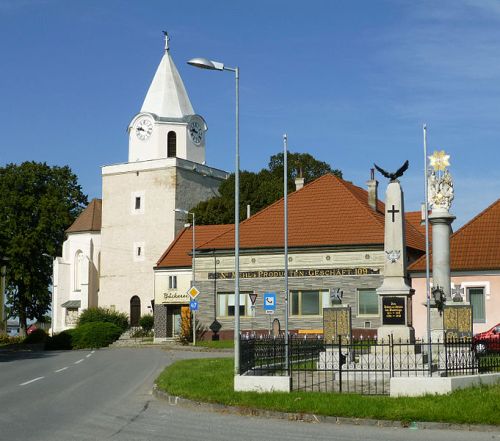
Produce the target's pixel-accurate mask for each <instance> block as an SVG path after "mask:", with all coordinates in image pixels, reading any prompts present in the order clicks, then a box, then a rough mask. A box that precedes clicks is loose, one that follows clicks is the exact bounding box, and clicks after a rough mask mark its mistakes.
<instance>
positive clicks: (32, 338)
mask: <svg viewBox="0 0 500 441" xmlns="http://www.w3.org/2000/svg"><path fill="white" fill-rule="evenodd" d="M47 337H48V335H47V333H46V332H45V331H44V330H43V329H35V330H34V331H33V332H32V333H31V334H28V336H27V337H26V338H25V339H24V340H23V343H24V344H27V345H31V344H35V343H45V341H46V340H47Z"/></svg>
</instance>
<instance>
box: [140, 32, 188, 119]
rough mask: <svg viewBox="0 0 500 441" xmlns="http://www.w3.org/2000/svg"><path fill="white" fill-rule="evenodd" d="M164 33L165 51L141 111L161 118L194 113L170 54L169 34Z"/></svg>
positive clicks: (180, 116)
mask: <svg viewBox="0 0 500 441" xmlns="http://www.w3.org/2000/svg"><path fill="white" fill-rule="evenodd" d="M163 33H164V35H165V53H164V54H163V57H162V59H161V61H160V65H159V66H158V69H157V70H156V73H155V76H154V78H153V81H152V82H151V85H150V86H149V90H148V93H147V94H146V98H145V99H144V103H143V104H142V107H141V112H148V113H154V114H155V115H157V116H159V117H163V118H183V117H185V116H188V115H194V110H193V106H192V105H191V101H190V100H189V96H188V94H187V92H186V88H185V87H184V83H183V82H182V79H181V77H180V75H179V72H178V71H177V68H176V67H175V63H174V61H173V60H172V57H171V56H170V48H169V43H168V42H169V40H170V38H169V36H168V34H167V33H166V32H165V31H164V32H163Z"/></svg>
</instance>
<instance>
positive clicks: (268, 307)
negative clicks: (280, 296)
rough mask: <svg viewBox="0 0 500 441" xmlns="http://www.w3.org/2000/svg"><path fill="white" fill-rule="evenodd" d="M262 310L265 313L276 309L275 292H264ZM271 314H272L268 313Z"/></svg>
mask: <svg viewBox="0 0 500 441" xmlns="http://www.w3.org/2000/svg"><path fill="white" fill-rule="evenodd" d="M264 309H265V311H266V312H267V311H273V312H274V310H275V309H276V293H275V292H265V293H264ZM270 314H272V313H270Z"/></svg>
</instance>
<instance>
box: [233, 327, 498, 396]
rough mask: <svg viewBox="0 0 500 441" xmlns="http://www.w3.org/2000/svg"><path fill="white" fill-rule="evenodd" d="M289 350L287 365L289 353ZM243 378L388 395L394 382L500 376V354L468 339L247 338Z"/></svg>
mask: <svg viewBox="0 0 500 441" xmlns="http://www.w3.org/2000/svg"><path fill="white" fill-rule="evenodd" d="M287 351H288V365H287V363H286V359H287V358H286V353H287ZM240 354H241V355H240V356H241V359H240V368H241V372H240V373H241V374H244V375H265V376H273V375H289V376H290V377H291V382H292V390H302V391H319V392H352V393H361V394H369V395H371V394H376V395H378V394H388V393H389V386H390V378H392V377H403V376H404V377H420V376H456V375H469V374H476V373H485V372H500V352H494V351H484V352H478V351H477V348H476V346H475V344H474V343H473V342H472V341H471V340H470V339H469V340H463V339H462V340H452V339H445V341H443V342H432V343H430V344H429V343H427V342H416V343H415V342H412V343H408V342H402V341H395V340H394V339H393V338H392V337H390V338H389V339H388V340H386V341H376V340H358V341H350V342H347V343H345V342H342V339H340V338H339V339H338V340H337V342H334V343H326V342H325V341H324V340H323V338H322V337H321V336H313V337H311V336H307V335H306V336H304V337H302V336H296V335H291V336H290V337H289V339H288V347H287V342H286V341H285V339H284V338H283V337H282V336H281V337H272V336H269V337H266V336H260V337H258V338H256V337H242V339H241V346H240Z"/></svg>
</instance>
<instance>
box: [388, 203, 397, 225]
mask: <svg viewBox="0 0 500 441" xmlns="http://www.w3.org/2000/svg"><path fill="white" fill-rule="evenodd" d="M395 208H396V207H395V206H394V205H393V206H392V210H387V213H391V214H392V221H393V222H394V215H395V214H396V213H399V210H396V209H395Z"/></svg>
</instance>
